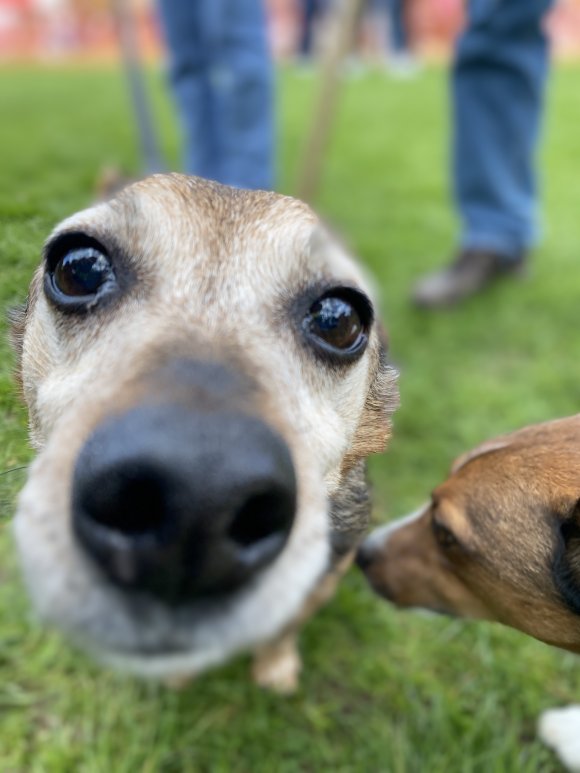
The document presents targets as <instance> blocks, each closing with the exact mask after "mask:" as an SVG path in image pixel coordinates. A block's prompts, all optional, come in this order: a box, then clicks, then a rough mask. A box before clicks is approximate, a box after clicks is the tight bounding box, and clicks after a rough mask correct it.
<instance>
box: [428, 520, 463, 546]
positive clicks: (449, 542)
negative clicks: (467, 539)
mask: <svg viewBox="0 0 580 773" xmlns="http://www.w3.org/2000/svg"><path fill="white" fill-rule="evenodd" d="M431 525H432V528H433V534H434V535H435V539H436V540H437V543H438V544H439V546H440V547H442V548H445V549H448V548H452V547H453V546H454V545H457V544H458V542H457V539H456V537H455V536H454V534H453V532H451V531H450V530H449V529H448V528H447V526H443V524H442V523H439V521H436V520H435V518H433V520H432V521H431Z"/></svg>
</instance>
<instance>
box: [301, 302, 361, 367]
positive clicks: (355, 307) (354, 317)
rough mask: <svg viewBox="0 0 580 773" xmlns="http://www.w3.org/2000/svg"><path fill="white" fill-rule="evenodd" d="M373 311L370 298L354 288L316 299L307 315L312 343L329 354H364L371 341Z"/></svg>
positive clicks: (305, 328) (305, 320) (305, 326)
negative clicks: (369, 339) (369, 334)
mask: <svg viewBox="0 0 580 773" xmlns="http://www.w3.org/2000/svg"><path fill="white" fill-rule="evenodd" d="M370 318H371V312H370V305H369V303H368V300H367V299H366V298H365V296H363V295H362V294H361V293H358V292H356V291H354V290H348V289H341V290H338V291H337V294H336V295H335V294H334V293H327V294H326V295H324V296H322V297H321V298H319V299H318V300H317V301H315V302H314V303H313V304H312V306H311V307H310V310H309V312H308V314H307V315H306V317H305V318H304V330H305V332H306V334H307V336H308V338H309V340H310V341H311V342H313V343H314V344H315V345H316V346H317V347H318V348H319V349H321V350H322V351H323V352H326V353H327V354H330V355H340V356H344V355H346V356H348V357H352V356H354V355H358V354H362V352H363V351H364V349H365V347H366V344H367V342H368V328H369V324H370Z"/></svg>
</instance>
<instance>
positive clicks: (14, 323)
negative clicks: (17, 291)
mask: <svg viewBox="0 0 580 773" xmlns="http://www.w3.org/2000/svg"><path fill="white" fill-rule="evenodd" d="M27 310H28V302H27V303H25V304H23V305H22V306H16V307H15V308H12V309H10V310H9V311H8V324H9V333H8V338H9V341H10V344H11V346H12V349H13V351H14V353H15V355H16V367H15V369H14V377H15V379H16V383H17V385H18V388H19V389H20V390H21V391H22V350H23V347H24V329H25V326H26V313H27Z"/></svg>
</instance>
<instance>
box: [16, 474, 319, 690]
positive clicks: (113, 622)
mask: <svg viewBox="0 0 580 773" xmlns="http://www.w3.org/2000/svg"><path fill="white" fill-rule="evenodd" d="M36 491H37V489H36V486H35V485H34V484H32V483H31V482H29V484H27V486H26V487H25V489H24V490H23V492H22V494H21V501H20V505H21V507H20V509H19V512H18V514H17V517H16V519H15V521H14V531H15V537H16V541H17V544H18V548H19V552H20V557H21V563H22V567H23V569H24V575H25V579H26V582H27V585H28V589H29V592H30V596H31V598H32V600H33V603H34V606H35V608H36V611H37V613H38V615H39V617H40V618H41V619H42V620H44V621H45V622H48V623H49V624H50V625H51V626H53V627H55V628H57V629H59V630H60V631H61V632H63V633H64V635H65V636H66V637H67V638H69V639H70V640H71V641H72V642H73V643H77V644H80V645H81V646H82V648H83V649H87V650H90V652H91V653H94V654H95V655H96V657H97V659H98V660H100V661H103V662H105V663H107V664H110V665H113V666H115V667H116V668H120V669H122V670H124V671H126V672H129V673H132V674H136V675H139V676H142V677H149V678H157V679H171V678H179V677H180V676H183V675H184V674H194V673H199V672H200V671H204V670H206V669H208V668H211V667H212V666H216V665H218V664H220V663H223V662H224V661H226V660H229V659H230V658H232V657H233V656H235V655H237V654H238V653H241V652H247V651H251V650H253V649H255V648H257V647H259V646H260V645H262V644H264V643H266V642H269V641H272V640H275V639H276V638H277V636H278V635H280V634H281V633H282V632H283V631H284V629H285V628H286V627H287V626H289V625H290V624H291V623H292V622H293V621H294V620H295V619H296V618H297V617H298V616H299V615H300V613H301V611H302V609H303V607H304V604H305V602H306V600H307V598H308V596H309V595H310V593H311V592H312V591H313V590H314V589H315V587H316V585H317V583H318V581H319V580H320V578H321V577H322V576H323V575H324V573H325V571H326V570H327V568H328V564H329V557H330V548H329V536H328V519H329V514H328V512H327V508H326V507H320V504H321V502H318V503H317V506H316V507H314V508H312V509H310V508H308V512H306V511H303V512H301V513H300V517H299V518H298V519H297V524H296V529H295V530H294V531H293V533H292V534H291V535H290V538H289V540H288V543H287V545H286V547H285V548H284V550H283V551H282V553H281V554H280V555H279V556H278V557H277V559H276V560H275V561H274V562H273V563H272V564H271V565H270V566H269V567H267V568H266V569H264V570H263V571H262V572H261V573H260V574H259V575H257V576H256V577H255V578H254V579H253V580H252V581H251V582H250V583H249V584H248V585H247V586H245V587H244V588H242V589H240V590H239V591H237V592H236V593H235V594H233V595H232V596H229V597H227V598H225V599H219V600H217V599H216V600H214V601H204V602H201V601H197V602H194V603H191V604H188V605H184V606H183V607H176V608H172V607H170V606H166V605H164V604H162V603H161V602H160V601H156V600H155V599H153V598H152V597H151V598H148V597H143V598H141V599H139V600H135V599H134V598H133V599H132V598H131V597H130V596H129V595H128V594H125V593H124V592H123V591H121V590H119V589H117V588H114V587H113V586H112V585H110V584H109V583H107V582H106V581H105V580H104V578H103V577H102V576H101V575H100V573H99V571H98V570H97V568H96V567H95V566H94V565H93V564H92V562H91V561H89V560H88V558H87V557H86V556H85V555H84V554H83V552H82V551H81V550H80V548H79V546H77V545H76V544H75V541H74V538H73V536H72V534H71V530H70V529H68V528H66V525H65V522H64V519H62V518H56V517H55V516H54V512H55V511H54V510H52V511H50V510H49V509H47V504H49V505H50V503H49V502H47V499H46V498H45V499H41V498H40V497H39V496H37V494H36ZM53 504H54V503H53Z"/></svg>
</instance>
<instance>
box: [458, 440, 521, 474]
mask: <svg viewBox="0 0 580 773" xmlns="http://www.w3.org/2000/svg"><path fill="white" fill-rule="evenodd" d="M509 443H510V441H509V439H508V437H507V436H505V435H502V436H501V437H496V438H494V439H493V440H487V441H486V442H485V443H481V444H480V445H478V446H477V447H476V448H472V449H471V451H466V452H465V453H464V454H461V455H460V456H458V457H457V459H455V461H454V462H453V464H452V465H451V474H452V475H453V473H456V472H457V471H458V470H460V469H461V468H462V467H463V466H464V465H466V464H467V462H470V461H471V460H472V459H476V458H477V457H478V456H482V455H483V454H489V453H491V452H492V451H499V450H500V448H506V446H509Z"/></svg>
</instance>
